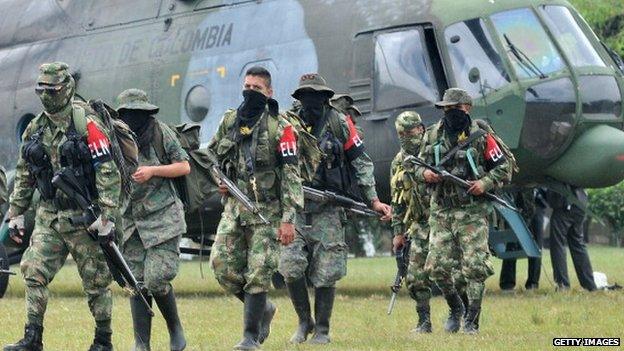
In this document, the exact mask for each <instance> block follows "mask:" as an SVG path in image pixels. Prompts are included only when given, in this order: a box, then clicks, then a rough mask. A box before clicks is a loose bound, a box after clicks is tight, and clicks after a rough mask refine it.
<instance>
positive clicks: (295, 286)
mask: <svg viewBox="0 0 624 351" xmlns="http://www.w3.org/2000/svg"><path fill="white" fill-rule="evenodd" d="M286 287H287V288H288V295H290V300H291V301H292V303H293V307H294V308H295V312H297V317H299V326H298V327H297V331H296V332H295V333H294V334H293V336H292V337H291V338H290V342H291V343H293V344H300V343H302V342H304V341H306V340H307V339H308V335H309V334H310V333H312V331H314V320H313V319H312V311H311V309H310V298H309V297H308V287H307V286H306V281H305V278H300V279H298V280H295V281H294V282H292V283H287V284H286Z"/></svg>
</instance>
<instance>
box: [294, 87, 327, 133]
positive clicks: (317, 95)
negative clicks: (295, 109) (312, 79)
mask: <svg viewBox="0 0 624 351" xmlns="http://www.w3.org/2000/svg"><path fill="white" fill-rule="evenodd" d="M297 100H299V101H300V102H301V112H302V113H301V114H302V117H303V119H304V120H305V121H306V123H308V124H309V125H314V124H315V122H316V120H317V119H319V118H321V117H322V116H323V113H324V112H325V106H326V105H327V104H328V102H329V97H328V96H327V94H324V93H323V92H318V91H302V92H301V93H300V94H299V97H298V98H297Z"/></svg>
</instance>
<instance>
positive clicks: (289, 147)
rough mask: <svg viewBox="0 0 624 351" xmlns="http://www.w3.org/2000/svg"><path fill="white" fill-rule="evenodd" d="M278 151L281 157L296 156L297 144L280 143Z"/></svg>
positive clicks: (290, 142) (289, 142) (292, 142)
mask: <svg viewBox="0 0 624 351" xmlns="http://www.w3.org/2000/svg"><path fill="white" fill-rule="evenodd" d="M280 149H281V150H282V156H283V157H287V156H297V154H296V152H297V144H296V143H295V142H294V141H286V142H281V143H280Z"/></svg>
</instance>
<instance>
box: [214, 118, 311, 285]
mask: <svg viewBox="0 0 624 351" xmlns="http://www.w3.org/2000/svg"><path fill="white" fill-rule="evenodd" d="M235 119H236V110H229V111H227V112H226V113H225V115H224V116H223V119H222V120H221V124H220V125H219V129H218V130H217V133H216V135H215V136H214V138H213V139H212V141H211V142H210V146H209V148H210V149H211V151H213V152H214V153H215V154H216V155H217V157H218V160H219V162H220V163H221V164H222V165H223V166H224V168H225V167H227V168H226V169H227V170H228V173H230V172H229V170H232V171H233V170H235V171H233V172H236V174H235V175H236V176H235V177H231V178H232V179H233V180H235V181H236V183H237V186H238V188H239V189H241V190H242V191H243V192H244V193H246V195H247V196H248V197H249V198H250V199H251V200H253V201H256V205H257V206H258V208H259V209H260V212H261V213H262V214H263V215H264V216H265V217H266V218H267V219H268V220H269V221H270V222H271V224H268V225H266V224H263V223H262V221H261V219H259V218H258V216H256V215H255V214H253V213H252V212H250V211H248V210H247V209H245V208H244V207H243V206H242V205H241V204H240V203H239V202H238V201H237V200H236V199H235V198H233V197H231V196H228V197H227V198H226V200H225V205H224V209H223V214H222V217H221V221H220V222H219V226H218V228H217V237H216V239H215V243H214V244H213V246H212V268H213V270H214V272H215V276H216V278H217V280H218V281H219V284H221V286H222V287H223V288H224V289H226V290H227V291H229V292H230V293H232V294H239V293H241V292H243V291H244V292H247V293H250V294H256V293H260V292H267V291H268V290H269V288H270V285H271V277H272V276H273V274H274V273H275V271H276V270H277V263H278V259H279V252H280V249H279V242H278V235H277V229H278V227H279V224H280V223H295V216H296V211H297V209H299V208H301V207H302V206H303V192H302V188H301V180H300V178H299V167H298V161H294V162H292V163H288V162H284V161H283V160H282V159H283V157H282V154H281V153H278V152H276V150H278V148H279V146H280V140H281V139H282V138H284V136H285V135H287V134H288V133H294V132H295V131H294V129H293V128H292V126H291V125H290V124H288V123H287V122H286V121H285V119H284V118H282V117H281V116H279V115H276V114H272V113H269V111H268V110H266V111H265V112H264V114H263V116H262V117H261V118H260V120H259V121H258V124H257V125H256V126H255V127H254V128H253V131H252V132H251V133H252V136H250V138H251V139H252V140H250V141H249V142H251V143H252V148H253V146H254V145H255V150H256V155H255V164H256V165H255V168H256V169H255V179H256V185H257V188H256V189H255V190H254V186H253V185H252V179H251V177H250V175H248V174H246V173H245V169H246V165H245V156H244V152H243V151H242V150H241V149H242V147H241V145H239V144H237V142H236V141H235V140H234V139H233V135H232V134H233V128H234V125H235ZM272 124H274V125H276V128H275V129H273V128H272V127H271V125H272Z"/></svg>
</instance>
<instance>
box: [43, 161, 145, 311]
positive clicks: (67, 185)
mask: <svg viewBox="0 0 624 351" xmlns="http://www.w3.org/2000/svg"><path fill="white" fill-rule="evenodd" d="M52 185H54V186H55V187H56V188H57V189H59V190H60V191H61V192H63V194H65V196H67V197H68V198H70V199H72V200H73V201H74V202H75V203H76V204H77V205H78V207H80V209H82V210H83V211H84V213H83V215H82V216H80V217H74V218H70V219H69V221H70V223H71V224H72V225H75V226H83V227H85V228H87V227H89V226H90V225H91V224H92V223H93V222H95V220H96V219H97V218H98V217H99V215H100V208H99V207H98V205H97V204H96V203H95V202H94V201H93V199H90V198H89V196H88V194H87V193H86V192H85V189H84V188H83V187H82V186H81V184H80V182H79V181H78V179H77V178H76V177H75V176H74V174H73V173H72V171H71V170H70V169H68V168H62V169H61V170H60V171H58V172H56V174H55V175H54V177H53V178H52ZM113 230H114V229H113ZM87 232H88V233H89V236H91V239H93V240H94V241H97V242H98V243H99V244H100V248H101V249H102V252H103V253H104V257H105V258H106V263H107V264H108V268H109V270H110V272H111V274H112V276H113V278H114V279H115V281H116V282H117V283H118V284H119V286H121V287H122V288H127V289H129V290H130V291H131V293H132V294H133V295H138V296H140V297H141V301H142V302H143V304H144V306H145V308H147V310H148V313H149V314H150V315H151V316H153V315H154V312H153V311H152V308H151V306H150V304H149V303H148V302H147V298H146V293H145V291H144V290H143V287H142V286H141V285H142V284H141V283H139V282H138V281H137V279H136V278H135V277H134V275H133V274H132V271H131V270H130V267H128V264H127V263H126V260H125V259H124V258H123V256H122V255H121V252H120V251H119V247H117V244H115V242H114V241H112V240H107V239H104V238H107V237H108V236H109V235H111V233H93V232H91V231H87ZM100 239H103V240H100Z"/></svg>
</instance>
